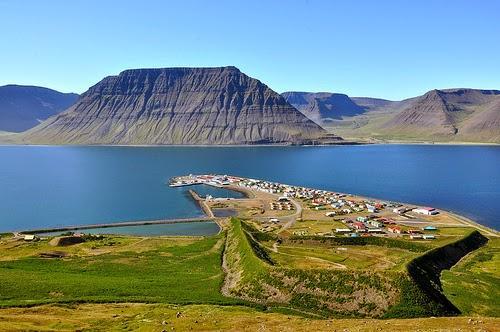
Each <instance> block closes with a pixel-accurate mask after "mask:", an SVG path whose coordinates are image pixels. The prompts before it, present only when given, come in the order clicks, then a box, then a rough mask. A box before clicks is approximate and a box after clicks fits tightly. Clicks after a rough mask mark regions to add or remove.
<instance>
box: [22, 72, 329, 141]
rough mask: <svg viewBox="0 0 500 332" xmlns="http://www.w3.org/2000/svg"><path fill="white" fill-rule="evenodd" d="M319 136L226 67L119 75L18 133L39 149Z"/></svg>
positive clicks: (275, 98)
mask: <svg viewBox="0 0 500 332" xmlns="http://www.w3.org/2000/svg"><path fill="white" fill-rule="evenodd" d="M325 133H326V132H325V131H324V129H323V128H321V127H320V126H319V125H317V124H315V123H314V122H313V121H311V120H309V119H308V118H307V117H305V116H304V115H302V113H300V112H299V111H297V110H296V109H295V108H294V107H293V106H291V105H290V104H288V103H287V102H286V101H285V99H284V98H283V97H282V96H280V95H279V94H278V93H276V92H274V91H273V90H271V89H270V88H269V87H268V86H267V85H265V84H263V83H262V82H260V81H259V80H257V79H254V78H251V77H249V76H247V75H246V74H244V73H242V72H241V71H240V70H239V69H238V68H236V67H234V66H228V67H206V68H189V67H177V68H149V69H148V68H146V69H127V70H124V71H122V72H121V73H120V74H118V75H115V76H107V77H105V78H104V79H102V80H101V81H100V82H98V83H97V84H95V85H93V86H91V87H90V88H89V89H88V90H87V91H86V92H85V93H84V94H82V95H81V97H80V99H79V100H78V102H77V103H76V104H75V105H73V106H72V107H70V108H69V109H68V110H67V111H65V112H63V113H61V114H58V115H56V116H53V117H51V118H50V119H48V120H47V121H45V122H44V123H42V124H40V125H39V126H37V127H35V128H33V129H31V130H29V131H28V132H26V133H25V134H24V135H23V140H24V141H28V142H34V143H37V144H38V143H42V144H45V143H47V144H54V143H55V144H165V145H205V144H215V145H226V144H230V145H231V144H268V143H291V144H300V143H303V142H307V141H309V140H311V139H316V138H318V137H320V136H322V135H324V134H325Z"/></svg>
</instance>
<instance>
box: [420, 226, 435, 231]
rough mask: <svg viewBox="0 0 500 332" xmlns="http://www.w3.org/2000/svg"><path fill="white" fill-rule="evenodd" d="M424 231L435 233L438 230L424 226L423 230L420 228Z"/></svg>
mask: <svg viewBox="0 0 500 332" xmlns="http://www.w3.org/2000/svg"><path fill="white" fill-rule="evenodd" d="M422 229H423V230H424V231H437V230H438V228H437V227H435V226H425V227H424V228H422Z"/></svg>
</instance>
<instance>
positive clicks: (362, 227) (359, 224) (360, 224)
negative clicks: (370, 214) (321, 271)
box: [352, 221, 366, 230]
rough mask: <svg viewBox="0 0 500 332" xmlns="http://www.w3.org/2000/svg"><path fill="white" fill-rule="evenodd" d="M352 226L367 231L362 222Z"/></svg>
mask: <svg viewBox="0 0 500 332" xmlns="http://www.w3.org/2000/svg"><path fill="white" fill-rule="evenodd" d="M352 225H353V226H354V228H356V229H363V230H364V229H366V226H365V224H363V223H362V222H359V221H356V222H354V223H353V224H352Z"/></svg>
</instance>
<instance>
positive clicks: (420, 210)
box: [412, 207, 439, 216]
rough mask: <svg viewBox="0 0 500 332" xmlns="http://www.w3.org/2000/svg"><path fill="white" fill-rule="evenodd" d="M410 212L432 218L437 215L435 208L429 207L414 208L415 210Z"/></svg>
mask: <svg viewBox="0 0 500 332" xmlns="http://www.w3.org/2000/svg"><path fill="white" fill-rule="evenodd" d="M412 212H415V213H418V214H424V215H426V216H433V215H436V214H438V213H439V212H438V211H437V210H436V209H435V208H431V207H421V208H416V209H413V210H412Z"/></svg>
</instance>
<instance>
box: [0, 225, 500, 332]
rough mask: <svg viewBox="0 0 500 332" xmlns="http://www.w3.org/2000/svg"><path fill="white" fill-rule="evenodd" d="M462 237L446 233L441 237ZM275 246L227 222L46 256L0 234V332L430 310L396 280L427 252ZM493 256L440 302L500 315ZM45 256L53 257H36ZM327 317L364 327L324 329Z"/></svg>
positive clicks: (407, 246) (294, 320)
mask: <svg viewBox="0 0 500 332" xmlns="http://www.w3.org/2000/svg"><path fill="white" fill-rule="evenodd" d="M455 233H456V234H455ZM460 234H462V230H458V231H457V230H452V234H450V235H451V236H450V238H454V239H458V238H460ZM226 235H227V237H226ZM226 239H227V241H226ZM276 240H277V236H276V235H275V234H265V233H261V232H258V231H257V230H255V229H254V228H252V227H251V226H248V225H247V224H245V223H244V222H242V221H241V220H239V219H236V218H233V219H232V220H231V222H230V223H229V227H228V228H227V230H226V231H225V232H222V233H221V234H219V235H217V236H212V237H207V238H199V237H171V238H168V237H153V238H145V237H130V236H127V237H125V236H105V237H104V238H102V239H94V240H91V241H88V242H85V243H81V244H76V245H71V246H65V247H53V246H51V245H49V244H48V241H46V240H43V241H39V242H25V241H22V240H13V239H12V238H11V236H10V235H9V236H3V237H1V238H0V280H1V282H0V307H3V308H2V309H0V330H6V329H7V330H9V329H10V330H16V329H17V330H26V329H32V330H44V329H46V330H75V329H77V327H78V328H79V329H80V328H87V329H90V330H113V329H115V330H136V329H139V330H144V331H150V330H162V329H168V330H170V329H171V328H172V327H174V329H180V330H186V329H195V330H203V329H206V330H209V329H224V330H225V329H229V330H231V329H233V330H258V329H261V330H266V329H269V330H306V329H330V328H333V329H341V328H342V329H343V328H347V329H359V330H373V329H379V328H380V329H384V328H387V327H388V326H387V325H388V324H389V325H390V328H391V329H394V330H400V331H406V330H409V329H408V325H407V324H405V323H404V322H407V321H405V320H372V319H368V318H366V317H381V316H385V317H405V315H406V317H411V316H412V315H413V316H415V315H428V314H429V312H431V311H425V310H427V309H422V308H423V307H424V306H425V305H422V303H423V302H422V301H424V302H425V297H422V295H421V294H420V293H419V290H418V289H416V288H414V285H413V284H411V282H410V280H409V279H408V278H407V277H405V276H406V274H405V264H406V262H408V261H409V260H411V259H412V258H414V257H417V256H420V255H421V254H423V253H424V252H426V251H427V250H429V249H431V248H432V247H434V243H433V245H430V244H429V243H425V244H419V243H415V242H411V241H403V240H397V239H377V238H367V239H365V240H364V241H368V242H366V243H364V244H363V245H356V244H345V243H336V242H334V241H340V240H332V239H330V240H326V239H323V240H316V239H315V238H311V239H305V240H297V241H295V242H294V241H293V240H287V241H285V242H283V243H281V244H280V245H278V252H273V251H272V250H271V249H273V244H274V242H275V241H276ZM344 240H345V239H344ZM347 240H349V239H347ZM361 240H363V239H361V238H359V239H358V241H361ZM332 241H333V242H332ZM370 241H371V242H370ZM377 241H378V242H377ZM499 247H500V245H499V242H498V240H497V239H494V240H491V241H490V243H489V244H488V245H487V246H486V247H484V248H481V249H479V250H478V251H476V252H473V253H472V254H470V255H468V256H467V257H466V258H465V259H463V260H462V261H461V262H460V263H459V264H458V265H457V266H456V267H454V268H453V269H452V271H451V272H448V271H445V272H444V273H443V283H444V288H445V292H446V294H447V295H448V296H449V297H450V299H452V300H453V302H454V303H455V304H456V305H457V306H458V307H459V308H460V309H461V310H462V311H463V312H464V313H466V314H467V315H480V316H482V317H484V316H496V317H498V298H499V296H498V295H499V294H498V281H499V279H498V270H497V269H498V265H499V264H498V263H499V257H500V254H499ZM339 248H341V249H339ZM50 253H57V254H58V255H59V256H60V257H59V258H42V257H41V256H44V255H45V256H46V255H47V254H50ZM223 258H224V260H225V263H226V266H225V267H224V265H223V264H222V263H223ZM221 265H222V266H221ZM224 269H226V272H228V273H227V276H229V278H228V277H226V279H225V273H224ZM223 286H224V287H223ZM225 287H226V290H228V291H227V292H225V291H224V289H225ZM221 289H222V291H221ZM223 294H226V295H228V296H224V295H223ZM82 302H86V303H88V304H79V303H82ZM115 302H119V303H122V304H114V303H115ZM130 302H134V303H135V304H133V303H130ZM141 302H142V303H143V304H140V303H141ZM250 302H254V303H253V304H252V307H249V306H242V305H249V304H250ZM98 303H103V304H98ZM104 303H107V304H104ZM145 303H150V304H145ZM43 304H48V305H43ZM194 304H196V305H194ZM40 305H42V306H40ZM16 306H17V307H22V308H12V307H16ZM32 306H34V307H32ZM23 307H24V308H23ZM393 308H395V310H393ZM403 309H404V310H403ZM401 310H403V311H401ZM419 310H420V311H419ZM177 312H180V313H181V315H180V317H179V318H177V317H176V314H177ZM387 313H389V314H388V315H387ZM306 317H309V318H306ZM331 317H337V318H339V317H358V318H360V317H361V318H362V319H357V320H347V319H335V320H332V319H325V318H331ZM313 318H322V319H313ZM480 321H481V322H480ZM163 322H166V323H163ZM413 322H418V323H419V324H422V325H421V326H418V328H419V329H420V330H425V329H435V328H440V327H443V326H444V327H447V326H449V325H446V324H456V325H454V326H456V327H458V326H460V328H461V329H467V328H482V329H488V328H489V327H491V326H494V325H495V323H497V322H498V319H496V320H495V319H485V318H480V319H479V318H476V319H475V320H474V321H471V322H469V320H468V319H464V318H453V319H452V318H439V319H427V320H413ZM375 327H376V328H375ZM415 327H417V326H415Z"/></svg>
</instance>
